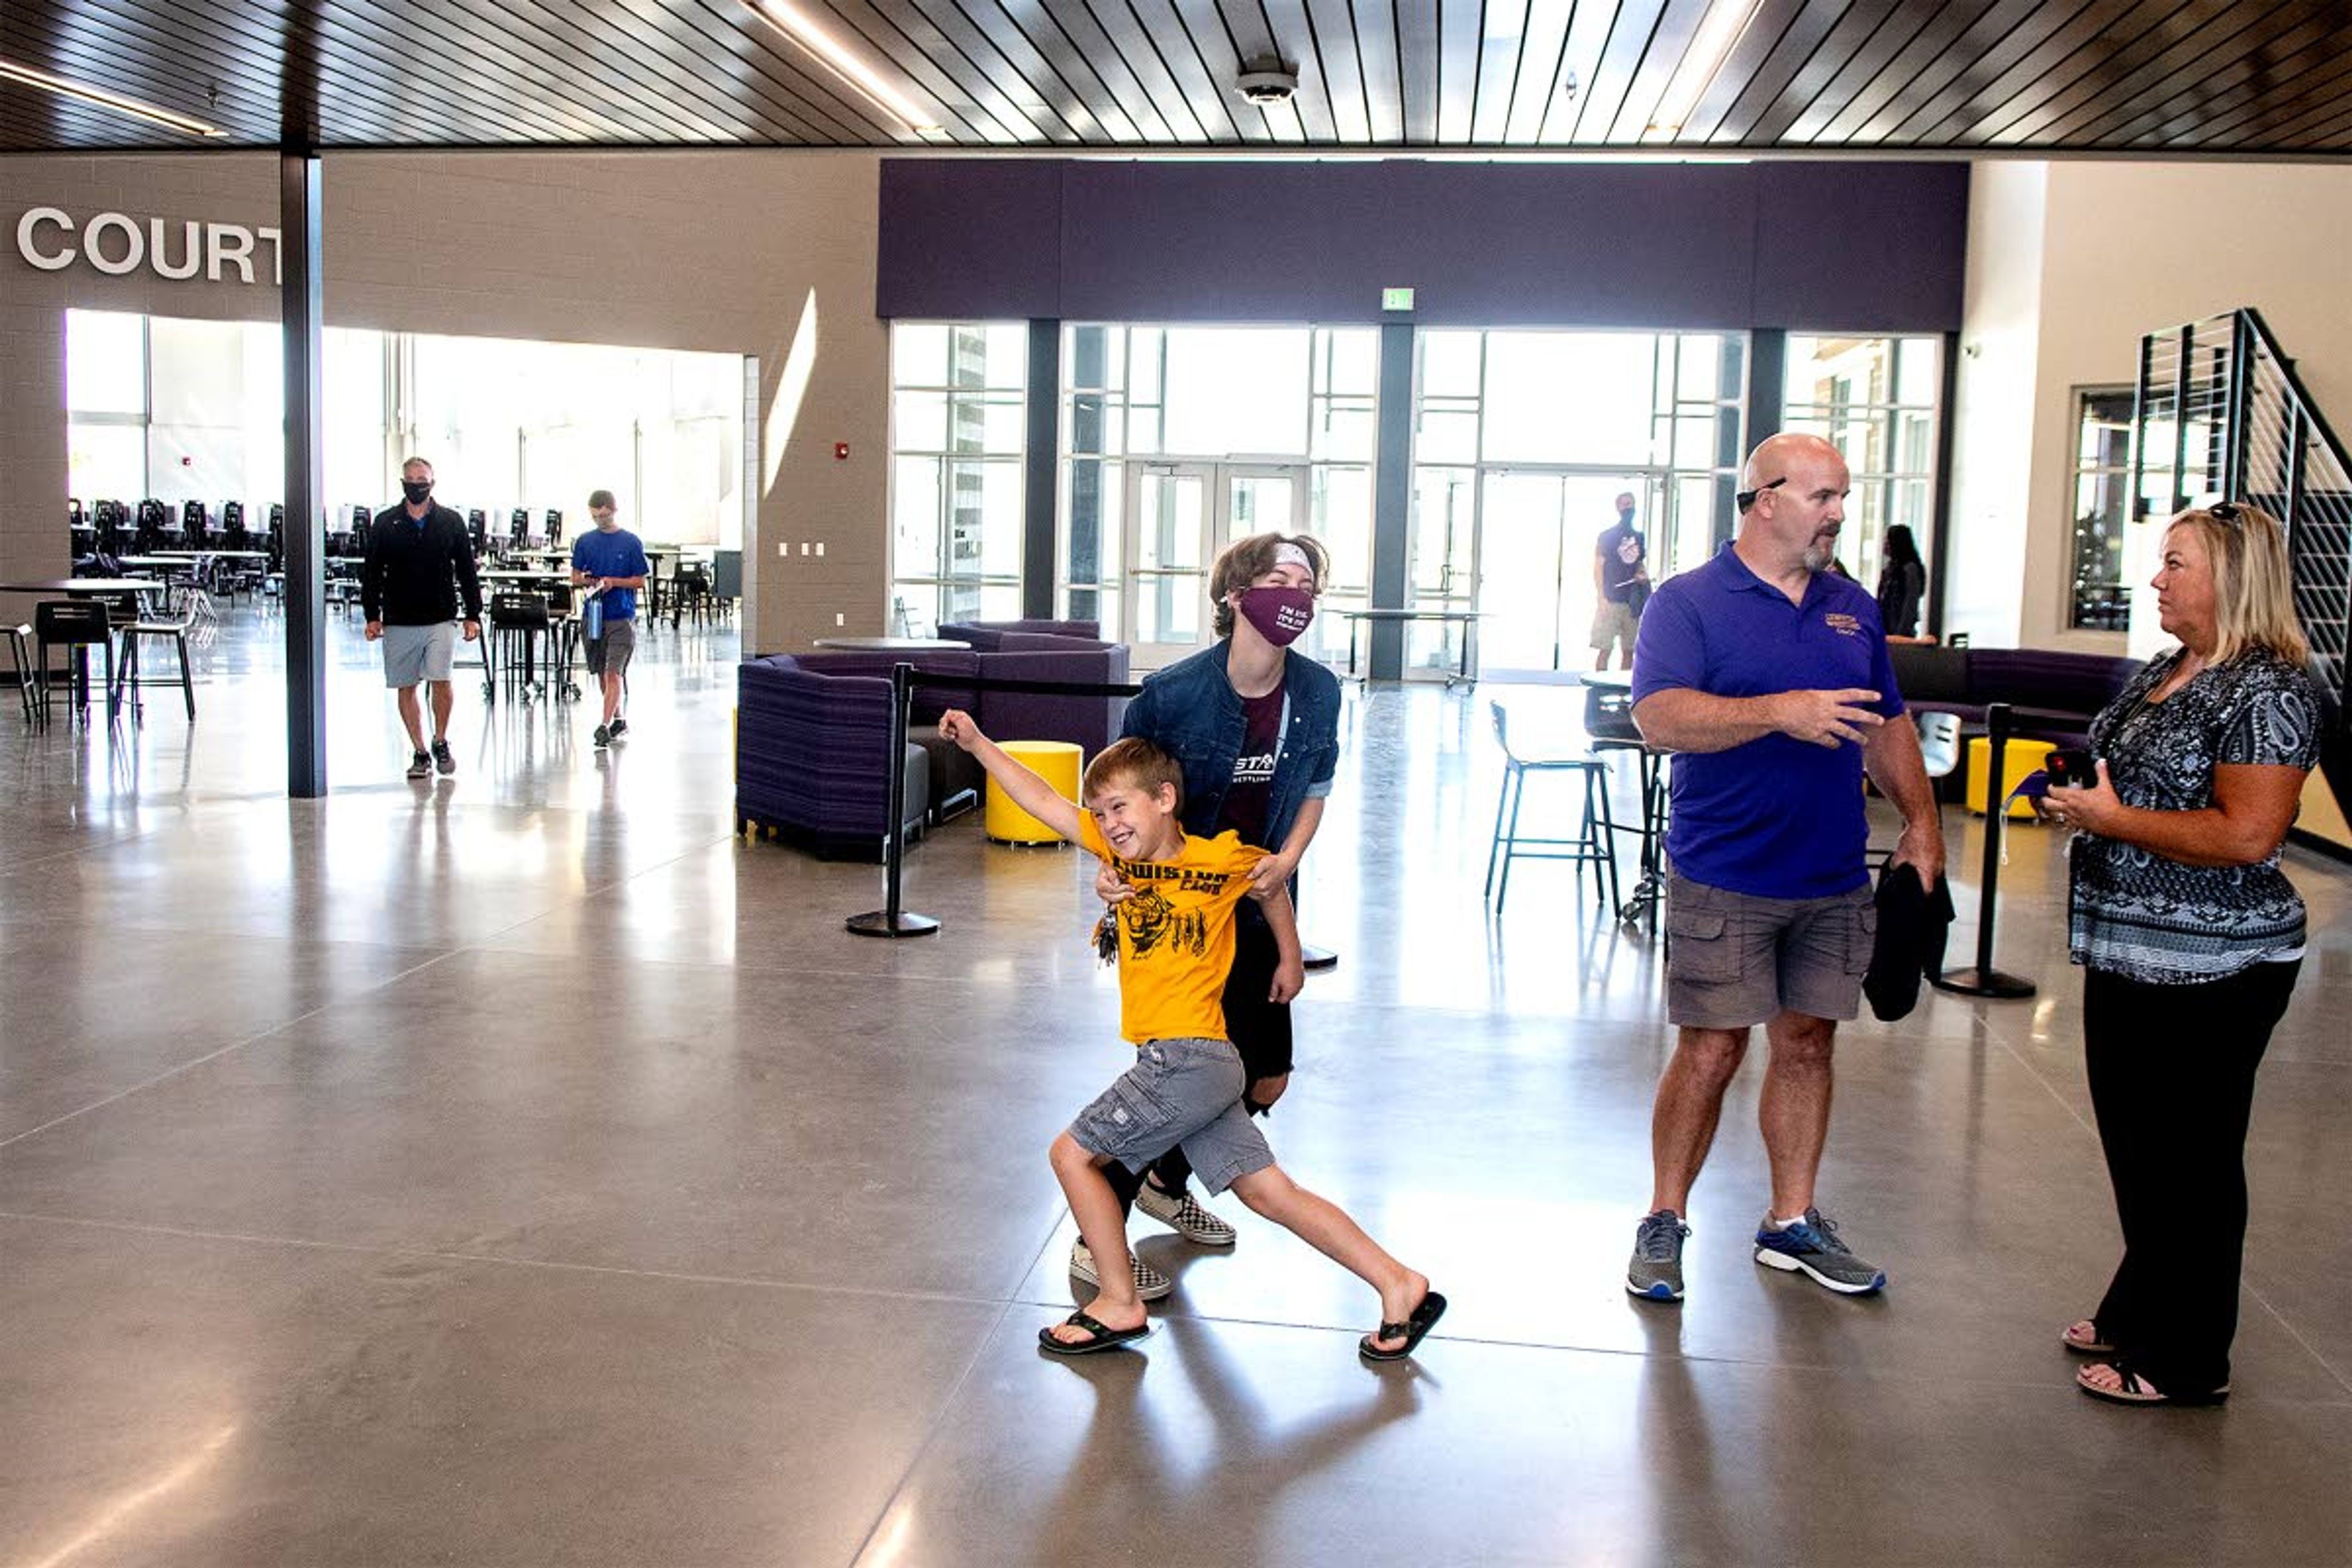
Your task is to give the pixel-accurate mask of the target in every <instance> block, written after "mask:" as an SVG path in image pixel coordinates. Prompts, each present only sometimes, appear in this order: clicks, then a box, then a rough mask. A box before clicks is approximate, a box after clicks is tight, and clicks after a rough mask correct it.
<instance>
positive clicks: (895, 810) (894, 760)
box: [845, 664, 940, 937]
mask: <svg viewBox="0 0 2352 1568" xmlns="http://www.w3.org/2000/svg"><path fill="white" fill-rule="evenodd" d="M914 684H915V667H914V666H913V665H911V664H898V665H893V666H892V667H891V668H890V823H889V826H888V827H887V829H886V830H885V831H884V834H883V837H882V888H883V907H882V908H880V909H878V910H869V911H867V912H866V913H865V914H862V915H852V916H850V917H849V919H848V921H846V922H845V923H846V924H847V925H848V927H849V930H850V931H852V932H853V933H854V934H856V935H858V936H891V937H898V936H929V934H930V933H931V932H933V931H937V930H939V929H940V922H939V921H936V920H933V919H932V918H931V917H930V916H929V915H910V914H908V913H906V912H904V911H903V910H900V909H899V907H898V885H899V873H900V871H901V870H902V869H903V861H904V859H905V857H906V853H907V708H908V701H909V700H910V699H911V698H912V696H913V694H914Z"/></svg>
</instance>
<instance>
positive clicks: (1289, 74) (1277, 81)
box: [1234, 60, 1298, 108]
mask: <svg viewBox="0 0 2352 1568" xmlns="http://www.w3.org/2000/svg"><path fill="white" fill-rule="evenodd" d="M1234 91H1236V92H1238V93H1240V94H1241V95H1242V96H1243V97H1244V98H1245V99H1247V100H1250V101H1251V102H1252V103H1255V104H1256V105H1258V106H1259V107H1260V108H1265V107H1268V106H1270V105H1273V104H1276V103H1288V102H1289V101H1290V100H1291V99H1292V97H1293V96H1294V95H1296V94H1297V91H1298V68H1297V67H1296V66H1290V65H1285V64H1284V63H1283V62H1282V61H1280V60H1252V61H1250V62H1249V64H1248V65H1247V66H1245V67H1244V68H1243V69H1242V74H1241V75H1240V77H1239V78H1237V79H1235V80H1234Z"/></svg>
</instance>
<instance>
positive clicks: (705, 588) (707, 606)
mask: <svg viewBox="0 0 2352 1568" xmlns="http://www.w3.org/2000/svg"><path fill="white" fill-rule="evenodd" d="M669 595H670V597H669V625H670V629H671V630H672V631H676V630H677V628H678V626H679V624H680V623H681V622H683V621H684V620H685V619H686V617H687V616H693V617H694V624H695V625H696V626H698V627H700V626H709V624H710V615H711V605H712V602H713V600H714V599H715V598H716V596H717V595H715V594H714V593H713V592H712V589H711V585H710V572H709V568H708V567H705V566H702V565H699V564H697V565H693V566H688V565H685V564H682V563H681V564H680V565H679V567H678V569H677V575H676V576H674V577H672V578H671V579H670V580H669Z"/></svg>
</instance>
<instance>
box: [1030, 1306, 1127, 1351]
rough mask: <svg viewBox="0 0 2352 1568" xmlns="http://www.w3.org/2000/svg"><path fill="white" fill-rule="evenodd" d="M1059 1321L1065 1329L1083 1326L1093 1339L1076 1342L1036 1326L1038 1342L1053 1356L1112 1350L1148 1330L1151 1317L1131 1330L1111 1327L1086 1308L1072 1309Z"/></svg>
mask: <svg viewBox="0 0 2352 1568" xmlns="http://www.w3.org/2000/svg"><path fill="white" fill-rule="evenodd" d="M1062 1323H1063V1326H1064V1327H1066V1328H1073V1329H1084V1330H1086V1331H1087V1332H1088V1333H1090V1334H1092V1335H1093V1336H1094V1338H1092V1339H1090V1340H1076V1341H1072V1340H1057V1339H1055V1337H1054V1331H1053V1330H1051V1329H1039V1330H1038V1331H1037V1342H1038V1344H1040V1345H1041V1346H1043V1347H1044V1348H1045V1349H1046V1350H1049V1351H1051V1352H1054V1353H1055V1355H1092V1354H1094V1352H1097V1351H1107V1350H1111V1349H1114V1348H1116V1347H1117V1346H1119V1345H1124V1344H1131V1343H1133V1342H1135V1341H1137V1340H1139V1339H1141V1338H1143V1337H1144V1336H1145V1335H1146V1334H1149V1333H1150V1331H1151V1320H1150V1318H1146V1319H1144V1320H1143V1321H1141V1322H1140V1323H1138V1324H1137V1325H1136V1326H1135V1327H1133V1328H1131V1329H1114V1328H1112V1327H1111V1326H1110V1325H1109V1324H1108V1323H1104V1322H1101V1321H1097V1319H1095V1318H1094V1317H1092V1316H1090V1315H1089V1314H1087V1312H1085V1311H1076V1312H1072V1313H1071V1314H1070V1315H1069V1316H1068V1317H1066V1318H1065V1319H1063V1320H1062Z"/></svg>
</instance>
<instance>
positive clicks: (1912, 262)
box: [1750, 163, 1969, 332]
mask: <svg viewBox="0 0 2352 1568" xmlns="http://www.w3.org/2000/svg"><path fill="white" fill-rule="evenodd" d="M1750 173H1751V174H1753V175H1754V177H1755V179H1754V184H1755V190H1756V305H1755V320H1754V321H1753V322H1752V324H1753V325H1755V326H1759V327H1819V328H1831V329H1834V330H1840V331H1858V332H1885V331H1930V330H1933V331H1958V330H1959V325H1960V291H1961V284H1962V279H1963V275H1964V268H1965V265H1966V261H1967V258H1968V248H1969V168H1968V165H1967V164H1965V163H1758V164H1756V165H1754V167H1753V168H1752V170H1751V171H1750Z"/></svg>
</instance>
